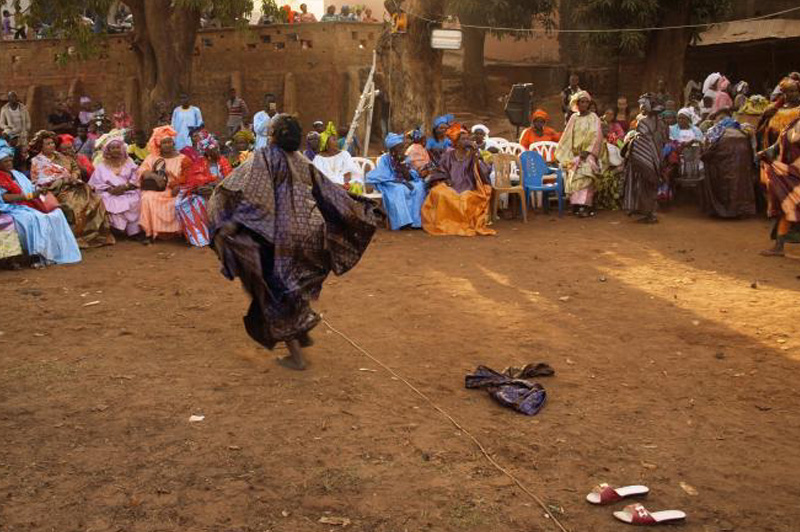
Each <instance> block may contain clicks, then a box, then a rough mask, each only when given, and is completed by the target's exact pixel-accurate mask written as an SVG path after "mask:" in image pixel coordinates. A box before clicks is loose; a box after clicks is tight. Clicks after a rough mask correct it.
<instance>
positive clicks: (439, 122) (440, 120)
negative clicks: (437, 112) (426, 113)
mask: <svg viewBox="0 0 800 532" xmlns="http://www.w3.org/2000/svg"><path fill="white" fill-rule="evenodd" d="M455 119H456V117H454V116H453V115H451V114H448V115H443V116H437V117H436V118H434V119H433V129H436V128H437V127H439V126H449V125H451V124H452V123H453V121H454V120H455Z"/></svg>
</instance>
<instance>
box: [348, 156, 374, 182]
mask: <svg viewBox="0 0 800 532" xmlns="http://www.w3.org/2000/svg"><path fill="white" fill-rule="evenodd" d="M353 162H354V163H356V164H357V165H358V167H359V168H361V175H362V176H364V179H366V178H367V174H368V173H369V172H371V171H372V170H375V163H374V162H372V160H371V159H367V158H366V157H353Z"/></svg>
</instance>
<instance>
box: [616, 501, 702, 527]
mask: <svg viewBox="0 0 800 532" xmlns="http://www.w3.org/2000/svg"><path fill="white" fill-rule="evenodd" d="M614 517H616V518H617V519H619V520H620V521H622V522H623V523H628V524H629V525H639V526H652V525H663V524H666V523H676V522H679V521H684V520H685V519H686V514H685V513H683V512H681V511H680V510H665V511H662V512H653V513H650V512H649V511H648V510H647V508H645V507H644V506H642V505H641V504H632V505H630V506H626V507H625V509H624V510H622V511H619V512H614Z"/></svg>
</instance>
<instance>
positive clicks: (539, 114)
mask: <svg viewBox="0 0 800 532" xmlns="http://www.w3.org/2000/svg"><path fill="white" fill-rule="evenodd" d="M537 118H541V119H542V120H544V121H545V122H549V121H550V115H549V114H547V111H545V110H544V109H537V110H535V111H534V112H533V113H531V122H533V121H534V120H536V119H537Z"/></svg>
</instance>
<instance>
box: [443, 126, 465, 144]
mask: <svg viewBox="0 0 800 532" xmlns="http://www.w3.org/2000/svg"><path fill="white" fill-rule="evenodd" d="M466 132H467V130H466V129H464V126H462V125H461V124H459V123H458V122H456V123H455V124H453V125H451V126H450V127H449V128H448V129H447V132H446V133H445V135H447V138H449V139H450V142H452V143H453V145H454V146H455V145H456V143H458V139H459V138H460V137H461V135H463V134H464V133H466Z"/></svg>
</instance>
